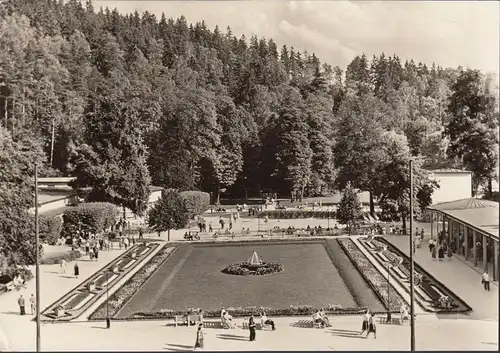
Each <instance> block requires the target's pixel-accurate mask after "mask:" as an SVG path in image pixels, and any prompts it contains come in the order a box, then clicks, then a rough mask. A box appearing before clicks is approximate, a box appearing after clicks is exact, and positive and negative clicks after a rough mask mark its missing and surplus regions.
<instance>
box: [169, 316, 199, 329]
mask: <svg viewBox="0 0 500 353" xmlns="http://www.w3.org/2000/svg"><path fill="white" fill-rule="evenodd" d="M191 322H195V323H201V324H203V315H201V314H188V315H175V316H174V325H175V327H177V326H179V325H181V324H183V325H186V326H189V324H190V323H191Z"/></svg>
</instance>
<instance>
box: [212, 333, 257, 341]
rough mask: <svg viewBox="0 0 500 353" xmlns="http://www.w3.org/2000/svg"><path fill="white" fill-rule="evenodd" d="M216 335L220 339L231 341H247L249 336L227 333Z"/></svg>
mask: <svg viewBox="0 0 500 353" xmlns="http://www.w3.org/2000/svg"><path fill="white" fill-rule="evenodd" d="M216 337H217V338H220V339H221V340H232V341H248V340H249V338H248V337H246V336H239V335H228V334H218V335H217V336H216Z"/></svg>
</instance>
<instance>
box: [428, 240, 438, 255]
mask: <svg viewBox="0 0 500 353" xmlns="http://www.w3.org/2000/svg"><path fill="white" fill-rule="evenodd" d="M435 247H436V241H435V240H434V239H432V238H431V239H430V240H429V252H430V253H431V254H432V250H433V249H434V248H435Z"/></svg>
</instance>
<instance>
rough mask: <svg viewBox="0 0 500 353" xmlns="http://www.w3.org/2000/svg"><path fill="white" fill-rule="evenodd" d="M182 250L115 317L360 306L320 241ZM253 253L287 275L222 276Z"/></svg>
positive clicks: (196, 246) (193, 246)
mask: <svg viewBox="0 0 500 353" xmlns="http://www.w3.org/2000/svg"><path fill="white" fill-rule="evenodd" d="M182 246H186V245H181V247H182ZM178 250H180V251H176V252H175V253H174V254H173V256H171V258H169V259H168V260H167V261H166V262H165V263H164V264H163V265H162V268H160V269H159V270H158V271H157V272H155V273H154V274H153V276H152V277H151V278H150V279H149V281H148V282H146V284H145V285H144V286H143V287H142V288H140V289H139V290H138V291H137V292H136V294H135V295H134V296H133V297H132V298H131V300H130V301H129V302H128V303H127V304H126V305H125V306H124V307H123V308H122V309H121V310H120V312H119V313H118V315H117V317H120V318H123V317H128V316H130V315H133V314H134V313H135V312H139V311H142V312H155V311H159V310H161V309H172V310H186V309H187V308H203V309H204V310H217V309H219V308H220V307H221V306H225V307H246V306H256V307H260V306H264V307H272V308H287V307H289V306H290V305H312V306H316V307H320V306H325V307H326V306H328V305H329V304H340V305H341V306H342V307H344V308H347V307H356V306H357V304H356V302H355V300H354V298H353V296H352V295H351V293H350V292H349V290H348V288H347V286H346V285H345V283H344V281H343V279H342V278H341V277H340V275H339V272H338V270H337V269H336V268H335V266H334V265H333V263H332V261H331V259H330V257H329V255H328V253H327V252H326V250H325V248H324V245H323V243H322V242H318V243H310V242H301V243H299V244H297V243H291V244H279V243H267V244H266V243H255V244H238V245H236V244H234V245H225V244H221V245H217V246H214V245H203V244H200V245H189V248H184V251H182V250H181V249H178ZM254 251H256V252H257V254H258V255H259V256H260V257H261V258H263V259H264V261H266V262H278V263H280V264H281V265H282V266H283V267H284V272H281V273H278V274H274V275H269V276H235V275H228V274H224V273H222V272H221V271H222V270H223V269H224V268H225V267H227V266H228V265H230V264H232V263H235V262H239V261H246V260H248V259H249V258H250V257H251V256H252V253H253V252H254ZM175 255H176V256H175Z"/></svg>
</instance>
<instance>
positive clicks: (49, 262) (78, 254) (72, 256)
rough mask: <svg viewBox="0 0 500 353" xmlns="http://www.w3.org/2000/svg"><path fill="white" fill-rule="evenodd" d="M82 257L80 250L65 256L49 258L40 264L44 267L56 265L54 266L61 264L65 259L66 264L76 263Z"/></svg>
mask: <svg viewBox="0 0 500 353" xmlns="http://www.w3.org/2000/svg"><path fill="white" fill-rule="evenodd" d="M80 257H82V253H81V252H80V251H79V250H74V251H70V252H67V253H65V254H60V255H56V256H47V257H45V258H43V259H42V260H41V261H40V263H41V264H42V265H54V264H60V263H61V261H62V260H63V259H64V260H66V262H70V261H74V260H77V259H79V258H80Z"/></svg>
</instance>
